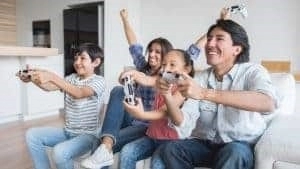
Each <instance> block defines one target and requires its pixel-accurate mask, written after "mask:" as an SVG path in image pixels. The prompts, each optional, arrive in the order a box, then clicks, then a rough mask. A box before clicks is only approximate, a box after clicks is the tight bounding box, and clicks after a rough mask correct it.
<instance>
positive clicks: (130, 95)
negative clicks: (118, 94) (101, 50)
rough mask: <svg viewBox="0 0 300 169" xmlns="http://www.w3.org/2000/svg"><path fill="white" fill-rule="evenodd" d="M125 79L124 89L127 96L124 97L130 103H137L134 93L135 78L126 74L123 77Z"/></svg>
mask: <svg viewBox="0 0 300 169" xmlns="http://www.w3.org/2000/svg"><path fill="white" fill-rule="evenodd" d="M123 81H124V86H123V89H124V93H125V97H124V99H125V101H126V102H127V103H128V104H131V105H136V103H137V101H136V98H135V94H134V82H133V80H132V79H131V77H130V76H126V77H125V78H124V79H123Z"/></svg>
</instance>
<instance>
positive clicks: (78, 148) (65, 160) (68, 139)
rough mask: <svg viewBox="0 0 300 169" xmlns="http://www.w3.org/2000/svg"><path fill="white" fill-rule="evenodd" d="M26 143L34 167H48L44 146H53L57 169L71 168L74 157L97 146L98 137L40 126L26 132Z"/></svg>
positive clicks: (43, 168) (38, 168) (42, 168)
mask: <svg viewBox="0 0 300 169" xmlns="http://www.w3.org/2000/svg"><path fill="white" fill-rule="evenodd" d="M26 143H27V146H28V149H29V152H30V154H31V157H32V160H33V164H34V168H36V169H50V162H49V159H48V156H47V153H46V148H47V147H53V157H52V158H53V160H54V162H55V164H56V167H57V169H72V168H74V167H73V160H74V158H76V157H78V156H81V155H83V154H85V153H87V152H88V151H89V150H94V149H95V148H97V146H98V145H99V139H97V138H96V137H95V136H93V135H89V134H82V135H74V134H71V133H69V132H66V131H65V130H64V129H62V128H55V127H40V128H31V129H29V130H28V131H27V132H26Z"/></svg>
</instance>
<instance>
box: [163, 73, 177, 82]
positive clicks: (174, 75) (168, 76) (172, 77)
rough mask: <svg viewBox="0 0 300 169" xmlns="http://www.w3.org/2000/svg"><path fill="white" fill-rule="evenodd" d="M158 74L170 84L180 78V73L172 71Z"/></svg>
mask: <svg viewBox="0 0 300 169" xmlns="http://www.w3.org/2000/svg"><path fill="white" fill-rule="evenodd" d="M160 76H161V77H162V78H163V79H164V80H165V81H167V82H168V83H170V84H173V83H177V81H178V80H179V79H180V74H178V73H172V72H162V73H160Z"/></svg>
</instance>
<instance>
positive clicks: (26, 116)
mask: <svg viewBox="0 0 300 169" xmlns="http://www.w3.org/2000/svg"><path fill="white" fill-rule="evenodd" d="M60 114H61V113H60V111H59V110H54V111H50V112H45V113H38V114H30V115H25V116H24V121H27V120H34V119H39V118H43V117H48V116H53V115H60Z"/></svg>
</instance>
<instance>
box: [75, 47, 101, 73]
mask: <svg viewBox="0 0 300 169" xmlns="http://www.w3.org/2000/svg"><path fill="white" fill-rule="evenodd" d="M83 52H86V53H88V54H89V56H90V58H91V60H92V62H94V61H95V60H96V59H97V58H99V59H100V61H101V62H100V64H99V65H98V66H97V67H96V68H95V73H96V74H99V72H100V69H99V68H100V66H101V65H102V64H103V62H104V54H103V49H102V48H101V47H99V46H98V45H96V44H94V43H82V44H81V45H79V47H78V48H77V50H76V52H75V55H80V54H82V53H83Z"/></svg>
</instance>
